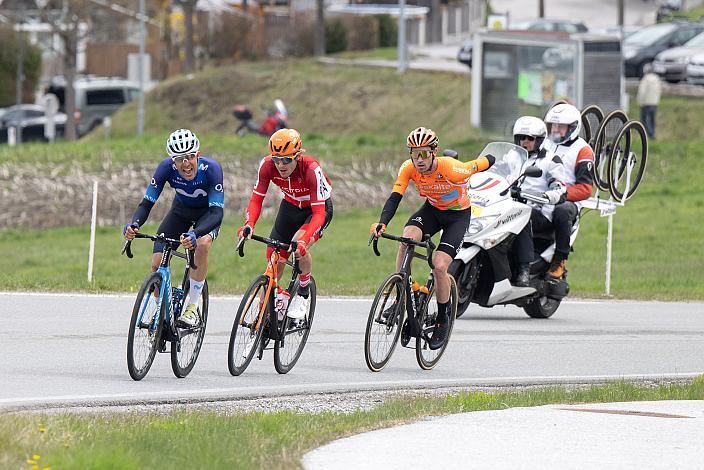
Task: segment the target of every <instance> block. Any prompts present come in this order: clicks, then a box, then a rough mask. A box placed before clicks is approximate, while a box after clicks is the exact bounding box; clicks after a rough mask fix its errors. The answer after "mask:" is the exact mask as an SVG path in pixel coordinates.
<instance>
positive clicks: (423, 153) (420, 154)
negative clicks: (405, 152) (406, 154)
mask: <svg viewBox="0 0 704 470" xmlns="http://www.w3.org/2000/svg"><path fill="white" fill-rule="evenodd" d="M410 154H411V158H420V159H422V160H427V159H428V158H430V157H431V156H432V154H433V152H432V151H431V150H421V149H411V151H410Z"/></svg>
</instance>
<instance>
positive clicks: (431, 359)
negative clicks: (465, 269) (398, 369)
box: [416, 276, 457, 370]
mask: <svg viewBox="0 0 704 470" xmlns="http://www.w3.org/2000/svg"><path fill="white" fill-rule="evenodd" d="M435 295H436V293H435V288H433V290H432V292H430V294H429V295H428V300H427V302H426V303H425V305H424V307H423V313H422V315H421V319H420V320H421V321H420V325H421V329H422V334H420V335H418V336H417V337H416V360H417V361H418V365H419V366H420V367H421V369H424V370H430V369H432V368H433V367H435V365H436V364H437V363H438V361H440V358H441V357H442V355H443V353H444V352H445V349H447V345H448V344H450V337H451V336H452V328H453V327H454V326H455V317H456V315H457V284H456V283H455V279H454V278H453V277H452V276H450V305H448V307H447V308H448V309H449V311H448V312H447V315H448V318H449V319H450V332H449V333H448V335H447V339H446V340H445V344H443V345H442V347H440V348H439V349H436V350H434V351H433V350H432V349H430V347H429V346H428V341H427V340H426V338H429V337H430V336H431V335H432V332H433V328H434V327H435V320H436V318H437V316H438V304H437V301H435Z"/></svg>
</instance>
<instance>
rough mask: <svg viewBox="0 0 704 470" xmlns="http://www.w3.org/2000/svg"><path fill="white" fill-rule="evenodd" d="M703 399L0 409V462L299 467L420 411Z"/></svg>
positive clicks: (616, 393)
mask: <svg viewBox="0 0 704 470" xmlns="http://www.w3.org/2000/svg"><path fill="white" fill-rule="evenodd" d="M702 399H704V378H703V377H700V378H698V379H696V380H694V381H693V382H692V383H691V384H686V385H682V384H674V385H660V386H657V387H645V386H639V385H633V384H628V383H621V382H619V383H613V384H608V385H601V386H592V387H589V388H586V389H573V390H569V389H565V388H562V387H547V388H540V389H534V390H528V391H520V392H502V393H485V392H464V393H460V394H458V395H451V396H447V397H445V398H414V399H408V398H405V399H394V400H390V401H387V402H385V403H383V404H382V405H380V406H378V407H377V408H374V409H373V410H370V411H357V412H353V413H349V414H342V413H331V412H326V413H320V414H312V413H300V414H298V413H293V412H276V413H261V412H257V413H247V414H236V415H223V414H217V413H212V412H211V413H201V412H173V413H168V414H155V413H149V414H136V413H134V414H118V415H97V416H96V415H87V416H86V415H71V414H58V415H34V414H32V415H27V414H12V415H7V414H6V415H2V416H0V467H3V468H21V467H22V466H23V465H25V464H26V463H27V462H28V461H32V462H35V464H36V465H37V468H46V467H51V468H61V469H74V468H75V469H78V468H80V469H101V470H103V469H113V468H114V469H117V468H119V469H141V468H164V469H170V468H173V469H179V468H203V467H204V466H207V468H210V469H219V468H223V469H225V468H227V469H234V468H300V458H301V457H302V455H303V454H304V453H305V452H306V451H308V450H310V449H313V448H316V447H318V446H320V445H322V444H324V443H326V442H328V441H331V440H334V439H336V438H339V437H343V436H348V435H351V434H356V433H360V432H365V431H369V430H372V429H377V428H382V427H389V426H393V425H398V424H402V423H406V422H409V421H413V420H416V419H419V418H422V417H425V416H437V415H444V414H450V413H465V412H472V411H483V410H497V409H504V408H512V407H526V406H538V405H546V404H551V403H565V404H567V403H596V402H621V401H645V400H647V401H652V400H702ZM184 443H187V445H184ZM29 465H30V467H31V466H32V464H31V463H30V464H29Z"/></svg>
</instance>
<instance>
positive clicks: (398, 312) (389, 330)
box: [364, 273, 405, 372]
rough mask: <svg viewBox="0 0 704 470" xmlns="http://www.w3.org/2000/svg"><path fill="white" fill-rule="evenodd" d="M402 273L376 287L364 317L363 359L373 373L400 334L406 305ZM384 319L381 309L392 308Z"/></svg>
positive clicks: (388, 356) (394, 347)
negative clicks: (365, 320) (377, 288)
mask: <svg viewBox="0 0 704 470" xmlns="http://www.w3.org/2000/svg"><path fill="white" fill-rule="evenodd" d="M404 302H405V290H404V285H403V276H402V275H401V274H399V273H395V274H392V275H390V276H389V277H387V278H386V280H385V281H384V282H383V283H382V284H381V285H380V286H379V290H377V292H376V295H375V296H374V302H373V303H372V308H371V310H370V311H369V318H368V319H367V330H366V333H365V335H364V358H365V359H366V361H367V367H369V370H371V371H372V372H379V371H380V370H381V369H383V368H384V367H385V366H386V364H387V363H388V362H389V359H391V355H392V354H393V352H394V349H396V344H398V338H399V336H400V335H401V326H402V324H403V309H404V308H405V303H404ZM392 307H393V310H392V311H391V313H390V314H389V315H387V316H386V318H384V315H383V314H384V311H385V310H388V309H389V308H392Z"/></svg>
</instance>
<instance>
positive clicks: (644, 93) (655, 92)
mask: <svg viewBox="0 0 704 470" xmlns="http://www.w3.org/2000/svg"><path fill="white" fill-rule="evenodd" d="M661 93H662V84H661V83H660V77H658V76H657V75H656V74H654V73H652V72H649V73H646V74H645V75H643V78H641V79H640V83H639V84H638V97H637V101H638V106H657V105H658V103H660V94H661Z"/></svg>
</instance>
